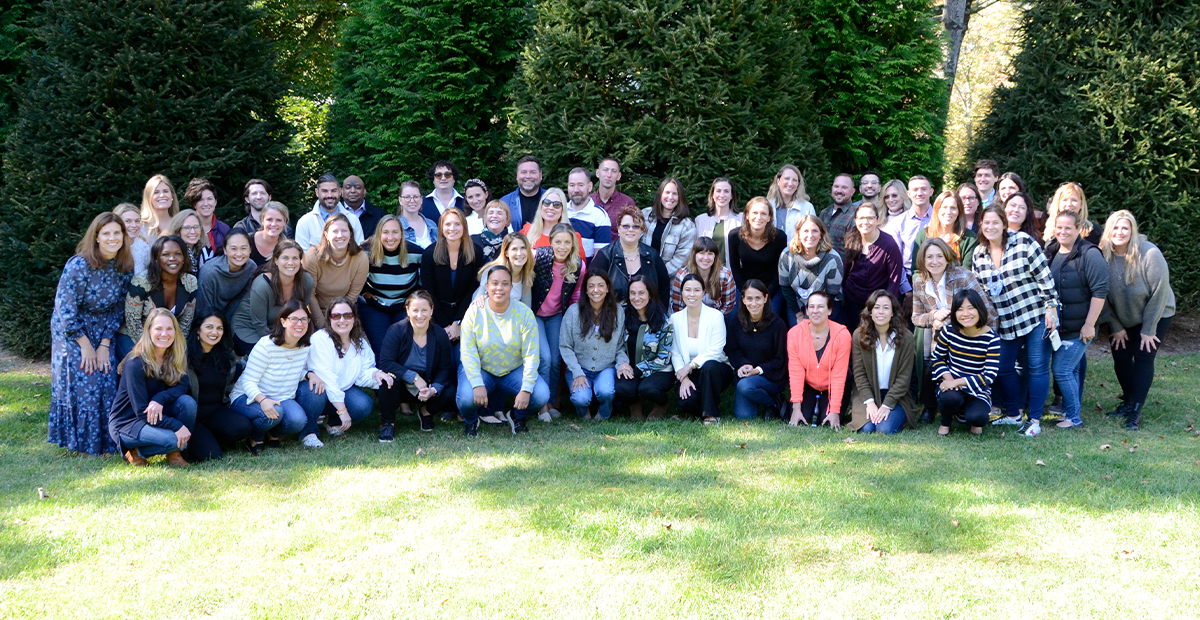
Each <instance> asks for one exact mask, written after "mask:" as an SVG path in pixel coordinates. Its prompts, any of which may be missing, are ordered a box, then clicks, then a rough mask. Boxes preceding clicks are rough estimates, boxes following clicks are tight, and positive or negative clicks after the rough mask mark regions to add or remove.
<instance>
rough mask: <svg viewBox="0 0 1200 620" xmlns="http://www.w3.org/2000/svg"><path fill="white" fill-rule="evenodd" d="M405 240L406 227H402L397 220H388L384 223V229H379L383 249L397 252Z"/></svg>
mask: <svg viewBox="0 0 1200 620" xmlns="http://www.w3.org/2000/svg"><path fill="white" fill-rule="evenodd" d="M403 240H404V229H402V228H401V227H400V222H397V221H396V220H388V221H387V222H386V223H384V225H383V230H380V231H379V242H380V243H381V244H383V249H384V250H386V251H388V252H395V251H396V248H398V247H400V242H401V241H403Z"/></svg>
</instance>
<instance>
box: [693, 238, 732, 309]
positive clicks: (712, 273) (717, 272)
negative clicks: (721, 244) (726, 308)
mask: <svg viewBox="0 0 1200 620" xmlns="http://www.w3.org/2000/svg"><path fill="white" fill-rule="evenodd" d="M700 252H710V253H712V255H713V265H712V268H711V269H709V271H708V277H707V278H705V277H704V276H703V275H701V274H700V265H698V264H697V263H696V255H697V254H699V253H700ZM723 266H724V265H722V264H721V253H720V252H718V251H717V242H716V241H713V240H712V237H696V242H695V243H693V244H692V251H691V252H688V257H687V262H685V263H684V264H683V268H684V269H686V270H687V272H688V273H694V274H696V275H698V276H700V278H701V279H702V280H704V292H705V293H708V296H709V297H711V298H713V299H714V300H717V299H721V268H722V267H723Z"/></svg>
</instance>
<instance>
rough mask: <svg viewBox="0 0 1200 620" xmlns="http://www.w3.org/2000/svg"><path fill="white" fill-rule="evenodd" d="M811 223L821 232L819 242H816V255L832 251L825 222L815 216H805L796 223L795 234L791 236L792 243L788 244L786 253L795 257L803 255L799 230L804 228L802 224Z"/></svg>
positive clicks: (831, 243) (831, 242)
mask: <svg viewBox="0 0 1200 620" xmlns="http://www.w3.org/2000/svg"><path fill="white" fill-rule="evenodd" d="M808 222H812V223H814V224H816V225H817V228H818V229H819V230H820V231H821V240H820V241H819V242H817V253H818V254H820V253H821V252H828V251H830V250H832V249H833V241H831V240H830V239H829V230H827V229H826V228H825V222H822V221H821V218H819V217H817V216H815V215H805V216H804V217H802V218H800V219H799V221H797V222H796V234H794V235H792V241H791V242H790V243H788V251H789V252H791V253H792V254H795V255H796V256H800V255H801V254H804V244H803V243H800V229H801V228H804V224H806V223H808Z"/></svg>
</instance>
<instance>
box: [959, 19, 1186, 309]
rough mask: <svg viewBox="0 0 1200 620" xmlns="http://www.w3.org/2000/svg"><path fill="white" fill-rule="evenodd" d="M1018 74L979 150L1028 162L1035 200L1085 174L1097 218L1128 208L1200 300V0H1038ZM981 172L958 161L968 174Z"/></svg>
mask: <svg viewBox="0 0 1200 620" xmlns="http://www.w3.org/2000/svg"><path fill="white" fill-rule="evenodd" d="M1020 34H1021V38H1022V41H1023V44H1024V49H1023V51H1022V52H1021V53H1020V54H1018V55H1017V56H1016V58H1015V59H1014V73H1013V77H1012V82H1013V85H1012V87H1010V88H1001V89H999V90H997V91H996V93H995V95H994V97H995V99H994V101H993V104H992V112H991V114H989V115H988V117H987V118H986V119H985V121H984V124H983V128H982V130H981V131H980V134H979V139H978V141H977V142H976V143H975V144H974V145H972V147H971V148H970V151H969V157H968V160H969V161H974V160H975V159H976V158H979V157H991V158H994V159H996V160H997V161H999V163H1000V167H1001V168H1002V169H1004V170H1012V171H1015V172H1017V173H1019V174H1020V175H1021V176H1022V177H1023V178H1024V179H1025V180H1026V182H1027V183H1028V184H1029V185H1030V189H1031V190H1032V191H1033V193H1034V195H1035V197H1036V198H1035V199H1036V200H1039V201H1040V200H1045V199H1046V198H1048V197H1049V196H1050V195H1052V193H1053V191H1054V189H1055V188H1056V187H1057V186H1058V185H1059V184H1060V183H1062V182H1064V181H1068V180H1073V181H1077V182H1080V183H1081V184H1082V185H1083V187H1084V190H1085V191H1086V192H1087V195H1088V196H1087V197H1088V210H1089V215H1090V216H1091V218H1092V219H1093V220H1094V221H1096V222H1097V223H1099V224H1103V222H1104V219H1105V217H1106V216H1107V214H1108V213H1109V212H1111V211H1113V210H1116V209H1129V210H1131V211H1133V213H1134V214H1135V215H1136V216H1137V217H1138V221H1139V226H1140V228H1141V232H1142V233H1143V234H1146V235H1148V236H1149V237H1150V239H1151V241H1154V242H1155V243H1157V244H1158V245H1159V246H1160V247H1162V249H1163V252H1164V253H1165V254H1166V256H1167V261H1168V262H1169V263H1170V266H1171V279H1172V283H1173V286H1174V288H1175V290H1176V292H1177V294H1181V297H1182V298H1183V299H1182V301H1184V302H1187V303H1190V304H1195V303H1196V301H1198V300H1200V255H1198V254H1197V252H1196V251H1195V240H1196V239H1198V238H1200V217H1197V215H1196V212H1195V206H1196V205H1194V204H1193V201H1194V200H1195V198H1196V197H1197V196H1198V195H1200V160H1198V153H1200V75H1197V69H1198V68H1200V2H1196V1H1194V0H1191V1H1183V0H1166V1H1162V0H1160V1H1151V0H1036V1H1034V2H1031V3H1030V5H1029V8H1028V10H1027V11H1026V12H1025V15H1024V17H1023V19H1022V22H1021V31H1020ZM969 175H970V171H969V170H966V169H963V170H959V171H957V176H959V177H960V178H963V179H965V178H968V177H969Z"/></svg>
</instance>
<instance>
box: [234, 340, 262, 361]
mask: <svg viewBox="0 0 1200 620" xmlns="http://www.w3.org/2000/svg"><path fill="white" fill-rule="evenodd" d="M255 344H257V343H254V342H246V341H245V340H242V339H241V338H238V337H237V336H234V337H233V348H234V350H235V351H237V354H238V356H239V357H246V356H247V355H250V351H251V350H252V349H254V345H255Z"/></svg>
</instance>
